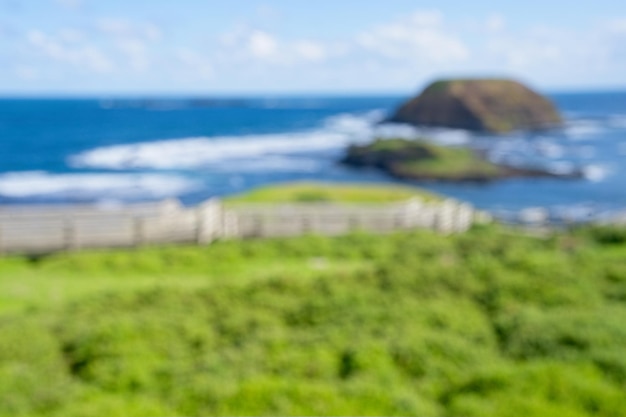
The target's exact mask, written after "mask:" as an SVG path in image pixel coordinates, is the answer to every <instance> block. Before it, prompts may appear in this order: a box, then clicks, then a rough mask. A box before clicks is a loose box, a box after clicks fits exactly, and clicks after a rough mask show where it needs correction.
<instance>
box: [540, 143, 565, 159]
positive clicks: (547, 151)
mask: <svg viewBox="0 0 626 417" xmlns="http://www.w3.org/2000/svg"><path fill="white" fill-rule="evenodd" d="M535 149H536V151H537V152H538V153H539V154H540V155H541V156H544V157H546V158H550V159H558V158H562V157H563V156H564V155H565V149H564V148H563V147H562V146H560V145H557V144H556V143H554V142H551V141H547V140H542V141H539V142H537V143H535Z"/></svg>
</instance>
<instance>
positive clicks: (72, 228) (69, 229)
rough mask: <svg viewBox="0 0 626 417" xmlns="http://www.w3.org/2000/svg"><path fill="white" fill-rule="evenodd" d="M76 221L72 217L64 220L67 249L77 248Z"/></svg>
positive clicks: (64, 238) (64, 241) (64, 236)
mask: <svg viewBox="0 0 626 417" xmlns="http://www.w3.org/2000/svg"><path fill="white" fill-rule="evenodd" d="M76 240H77V239H76V223H75V221H74V220H73V219H72V218H65V220H64V221H63V246H64V249H65V250H72V249H76Z"/></svg>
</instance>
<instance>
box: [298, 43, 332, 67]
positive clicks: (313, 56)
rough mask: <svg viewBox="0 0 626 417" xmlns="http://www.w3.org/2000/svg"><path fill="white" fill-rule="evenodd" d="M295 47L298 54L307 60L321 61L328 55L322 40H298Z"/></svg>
mask: <svg viewBox="0 0 626 417" xmlns="http://www.w3.org/2000/svg"><path fill="white" fill-rule="evenodd" d="M293 47H294V50H295V52H296V54H297V55H298V56H299V57H301V58H302V59H304V60H306V61H311V62H321V61H324V60H325V59H326V57H327V56H328V52H327V50H326V47H325V46H324V45H323V44H322V43H321V42H315V41H308V40H305V41H298V42H296V43H295V44H294V46H293Z"/></svg>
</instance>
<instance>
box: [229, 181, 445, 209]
mask: <svg viewBox="0 0 626 417" xmlns="http://www.w3.org/2000/svg"><path fill="white" fill-rule="evenodd" d="M412 197H419V198H421V199H423V200H425V201H436V200H440V199H441V197H440V196H438V195H436V194H434V193H431V192H428V191H426V190H422V189H419V188H414V187H402V186H390V185H389V184H384V185H374V184H327V183H316V182H298V183H287V184H283V185H272V186H268V187H262V188H259V189H256V190H253V191H250V192H247V193H245V194H242V195H237V196H232V197H229V198H227V199H226V200H225V202H226V203H227V204H237V203H324V202H326V203H394V202H401V201H406V200H408V199H410V198H412Z"/></svg>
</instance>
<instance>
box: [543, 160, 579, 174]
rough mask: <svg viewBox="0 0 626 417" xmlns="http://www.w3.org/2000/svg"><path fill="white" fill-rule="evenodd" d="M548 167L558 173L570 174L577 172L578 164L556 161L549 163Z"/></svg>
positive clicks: (552, 171) (550, 170)
mask: <svg viewBox="0 0 626 417" xmlns="http://www.w3.org/2000/svg"><path fill="white" fill-rule="evenodd" d="M546 168H547V169H548V171H549V172H551V173H553V174H556V175H570V174H573V173H575V172H576V165H575V164H574V163H573V162H569V161H555V162H552V163H550V164H548V165H547V167H546Z"/></svg>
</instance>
